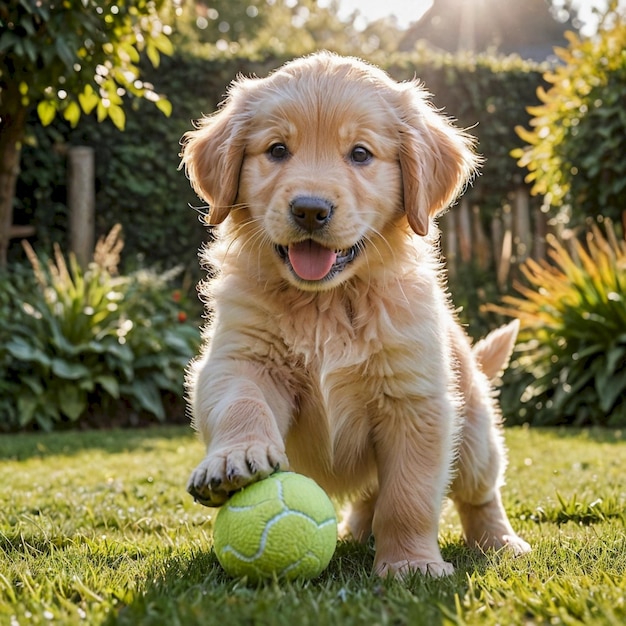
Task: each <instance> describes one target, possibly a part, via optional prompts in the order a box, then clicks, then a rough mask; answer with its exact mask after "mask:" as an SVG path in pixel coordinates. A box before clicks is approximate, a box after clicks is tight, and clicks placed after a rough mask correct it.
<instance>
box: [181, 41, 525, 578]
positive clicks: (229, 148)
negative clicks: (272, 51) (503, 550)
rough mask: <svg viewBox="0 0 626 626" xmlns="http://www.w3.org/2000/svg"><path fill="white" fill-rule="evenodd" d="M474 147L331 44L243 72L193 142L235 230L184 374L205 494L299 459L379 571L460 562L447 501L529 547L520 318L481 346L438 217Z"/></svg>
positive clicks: (224, 219)
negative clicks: (445, 259) (257, 71)
mask: <svg viewBox="0 0 626 626" xmlns="http://www.w3.org/2000/svg"><path fill="white" fill-rule="evenodd" d="M471 147H472V141H471V140H470V139H469V137H468V136H466V135H465V134H464V133H462V132H461V131H459V130H458V129H456V128H455V127H454V126H453V125H452V124H451V123H449V122H448V121H447V120H446V119H445V118H444V117H443V116H442V115H441V114H440V113H438V112H437V111H436V110H435V109H434V108H433V107H432V106H431V105H430V103H429V101H428V98H427V94H425V92H424V91H423V90H422V89H421V88H420V87H419V86H418V85H417V84H415V83H401V84H399V83H396V82H394V81H393V80H392V79H391V78H389V77H388V76H387V74H385V73H384V72H383V71H381V70H379V69H377V68H374V67H372V66H370V65H367V64H365V63H363V62H360V61H358V60H355V59H352V58H342V57H339V56H335V55H332V54H330V53H318V54H314V55H312V56H309V57H306V58H303V59H299V60H296V61H293V62H291V63H288V64H286V65H285V66H284V67H282V68H281V69H279V70H278V71H276V72H274V73H273V74H272V75H270V76H269V77H268V78H263V79H246V78H240V79H238V80H236V81H235V82H234V83H233V85H232V86H231V88H230V91H229V95H228V98H227V100H226V101H225V103H224V105H223V106H222V107H221V108H220V110H219V111H218V112H217V113H215V114H214V115H212V116H210V117H206V118H205V119H203V120H201V121H200V122H199V123H198V125H197V127H196V129H195V130H193V131H191V132H189V133H188V134H187V135H186V136H185V137H184V139H183V151H182V161H183V164H184V166H185V167H186V171H187V173H188V176H189V178H190V180H191V183H192V185H193V187H194V189H195V190H196V191H197V193H198V194H199V195H200V196H201V197H203V198H204V199H206V200H207V201H208V202H209V203H210V211H209V214H208V216H207V221H208V223H210V224H212V225H219V228H218V229H216V233H217V241H216V242H215V243H214V244H213V245H211V246H210V247H209V248H207V249H206V250H205V251H204V254H205V260H206V262H207V264H209V265H210V267H211V268H212V269H213V270H214V272H215V275H214V277H213V278H212V279H211V280H210V281H209V282H208V283H207V284H206V285H205V286H204V287H203V293H204V295H205V297H206V299H207V302H208V307H209V310H210V316H211V321H210V323H209V325H208V328H207V330H206V335H205V345H204V349H203V351H202V355H201V356H200V357H199V358H198V359H197V360H196V361H195V363H194V364H193V365H192V367H191V369H190V372H189V376H188V381H187V382H188V391H189V399H190V403H191V406H192V411H193V424H194V426H195V428H196V429H197V430H198V431H199V432H200V434H201V435H202V438H203V439H204V441H205V442H206V446H207V452H206V457H205V458H204V460H203V461H202V462H201V463H200V465H199V466H198V467H197V468H196V469H195V471H194V472H193V474H192V476H191V478H190V480H189V485H188V490H189V492H190V493H191V494H192V495H193V496H194V497H195V498H196V499H197V500H198V501H199V502H201V503H202V504H206V505H208V506H219V505H221V504H223V503H224V502H225V501H226V499H227V498H228V497H229V495H230V494H231V493H232V492H233V491H236V490H237V489H240V488H241V487H243V486H244V485H246V484H247V483H250V482H252V481H256V480H259V479H262V478H264V477H265V476H267V475H268V474H270V473H271V472H273V471H274V470H275V469H276V468H278V467H281V468H291V469H293V470H295V471H298V472H301V473H303V474H306V475H308V476H311V477H312V478H314V479H315V480H316V481H317V482H318V483H319V484H320V485H321V486H322V487H323V488H324V489H325V490H326V491H327V492H328V493H329V494H331V495H333V496H336V497H338V498H343V499H344V500H346V501H348V502H349V503H351V504H349V505H348V507H347V511H346V517H345V528H346V529H347V530H348V531H349V532H351V533H352V535H353V536H354V537H355V538H357V539H360V540H364V539H366V538H367V537H368V536H369V535H370V534H371V533H373V535H374V538H375V545H376V557H375V571H376V572H377V573H379V574H381V575H387V574H395V575H402V574H404V573H406V572H407V571H411V570H420V571H422V572H424V573H428V574H431V575H434V576H440V575H444V574H449V573H450V572H452V571H453V568H452V566H451V565H450V564H449V563H446V562H445V561H444V560H443V558H442V556H441V553H440V551H439V547H438V543H437V534H438V520H439V515H440V510H441V505H442V501H443V499H444V497H445V495H446V494H449V495H450V497H451V498H452V499H453V500H454V502H455V503H456V506H457V508H458V511H459V513H460V517H461V521H462V525H463V531H464V535H465V538H466V540H467V542H468V543H469V544H472V545H477V546H479V547H481V548H496V549H497V548H500V547H502V546H510V547H512V548H513V549H514V550H515V551H516V552H518V553H519V552H525V551H527V550H528V549H529V546H528V544H527V543H526V542H524V541H523V540H522V539H520V538H519V537H518V536H517V535H516V534H515V532H514V531H513V529H512V528H511V525H510V524H509V521H508V519H507V516H506V513H505V511H504V509H503V506H502V503H501V499H500V486H501V484H502V474H503V468H504V465H505V455H504V451H503V443H502V437H501V433H500V430H499V414H498V408H497V406H496V403H495V401H494V394H493V392H492V389H491V386H490V382H489V380H488V379H489V378H490V377H493V376H496V375H497V374H498V372H499V371H500V369H501V368H502V367H503V366H505V364H506V362H507V361H508V358H509V355H510V351H511V349H512V346H513V343H514V341H515V337H516V334H517V326H516V325H515V323H513V324H511V325H509V326H507V327H505V328H504V329H502V330H500V331H497V332H496V333H495V334H492V335H491V336H490V337H488V338H487V339H486V340H484V341H483V342H481V343H480V344H478V345H477V346H476V349H475V350H474V351H472V349H471V347H470V343H469V340H468V339H467V337H466V335H465V333H464V332H463V330H462V329H461V328H460V326H459V325H458V323H457V321H456V319H455V315H454V313H453V309H452V307H451V304H450V301H449V297H448V295H447V293H446V289H445V286H444V279H443V274H442V268H441V266H440V257H439V251H438V248H437V231H436V226H435V225H434V223H433V218H434V216H435V215H436V214H437V213H439V212H440V211H441V210H443V209H444V208H446V207H447V206H448V205H449V204H450V203H451V202H452V201H453V200H454V199H455V198H456V196H457V194H458V193H459V191H460V190H461V189H462V188H463V186H464V185H465V184H466V183H467V181H468V180H469V178H470V177H471V175H472V174H473V172H474V170H475V168H476V165H477V159H476V157H475V156H474V154H473V152H472V149H471Z"/></svg>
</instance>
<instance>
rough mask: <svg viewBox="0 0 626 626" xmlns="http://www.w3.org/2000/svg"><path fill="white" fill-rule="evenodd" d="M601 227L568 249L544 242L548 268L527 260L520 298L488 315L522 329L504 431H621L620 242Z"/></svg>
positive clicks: (623, 267) (624, 247)
mask: <svg viewBox="0 0 626 626" xmlns="http://www.w3.org/2000/svg"><path fill="white" fill-rule="evenodd" d="M603 222H604V230H605V234H603V232H602V230H601V229H600V227H599V226H598V225H597V224H595V223H594V224H592V225H591V227H590V228H589V230H588V232H587V237H586V243H585V244H583V243H581V242H580V241H578V240H577V239H572V240H571V241H570V244H571V249H570V247H568V246H566V245H565V244H563V243H560V242H559V241H558V240H557V239H556V238H555V237H551V238H549V245H550V250H549V257H550V260H551V262H549V261H542V262H540V263H537V262H535V261H533V260H531V259H529V260H527V261H526V263H525V265H524V266H522V269H523V272H524V274H525V277H526V279H527V281H528V284H525V285H522V284H519V283H518V284H517V285H516V286H515V288H516V290H517V291H518V292H519V294H520V295H519V296H516V295H509V296H504V297H503V305H502V306H499V307H495V306H494V307H490V308H491V309H492V310H495V311H497V312H499V313H503V314H505V315H508V316H511V317H516V318H518V319H519V320H520V322H521V327H522V329H521V331H520V345H519V347H518V349H519V352H518V354H517V357H516V360H515V361H514V362H513V364H512V368H511V369H510V370H509V373H508V375H507V377H506V381H507V384H506V385H505V386H504V387H503V391H502V394H503V395H502V404H503V410H504V412H505V415H506V417H507V421H508V423H523V422H528V423H530V424H532V425H542V426H545V425H558V424H571V425H576V426H584V425H598V426H611V427H624V426H626V241H624V239H623V238H622V237H621V236H620V235H619V234H618V233H616V229H615V227H614V226H613V224H612V222H611V221H610V220H606V219H605V220H603Z"/></svg>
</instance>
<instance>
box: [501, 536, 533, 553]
mask: <svg viewBox="0 0 626 626" xmlns="http://www.w3.org/2000/svg"><path fill="white" fill-rule="evenodd" d="M501 542H502V547H503V548H507V549H509V550H512V551H513V554H515V556H520V555H522V554H526V553H527V552H530V551H531V549H532V548H531V547H530V544H529V543H528V542H527V541H524V540H523V539H522V538H521V537H518V536H517V535H515V534H513V535H504V536H503V537H502V539H501Z"/></svg>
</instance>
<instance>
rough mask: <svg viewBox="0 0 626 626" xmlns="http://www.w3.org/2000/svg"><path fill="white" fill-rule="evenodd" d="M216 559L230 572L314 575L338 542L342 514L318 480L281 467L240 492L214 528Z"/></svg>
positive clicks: (268, 575) (256, 575)
mask: <svg viewBox="0 0 626 626" xmlns="http://www.w3.org/2000/svg"><path fill="white" fill-rule="evenodd" d="M213 545H214V548H215V553H216V554H217V559H218V561H219V562H220V565H221V566H222V567H223V568H224V570H225V571H226V572H227V573H228V574H230V575H231V576H237V577H243V576H247V577H248V579H249V580H250V581H252V582H256V581H259V580H261V579H264V578H272V577H273V576H277V577H278V578H284V579H288V580H292V579H294V578H314V577H315V576H317V575H319V574H321V573H322V571H323V570H324V569H325V568H326V566H327V565H328V563H329V562H330V559H331V557H332V556H333V553H334V552H335V547H336V545H337V516H336V514H335V508H334V506H333V504H332V502H331V501H330V500H329V498H328V496H327V495H326V493H325V492H324V491H323V490H322V488H321V487H319V486H318V485H317V483H315V482H314V481H313V480H311V479H310V478H307V477H306V476H302V475H301V474H295V473H293V472H276V473H275V474H272V475H271V476H269V477H268V478H265V479H264V480H261V481H259V482H256V483H253V484H251V485H248V486H247V487H245V488H244V489H242V490H241V491H238V492H237V493H235V494H234V495H233V496H232V497H231V498H230V499H229V500H228V502H227V503H226V504H225V505H224V506H223V507H222V508H221V509H220V511H219V513H218V515H217V518H216V520H215V526H214V529H213Z"/></svg>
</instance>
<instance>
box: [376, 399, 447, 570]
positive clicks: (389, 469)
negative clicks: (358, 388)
mask: <svg viewBox="0 0 626 626" xmlns="http://www.w3.org/2000/svg"><path fill="white" fill-rule="evenodd" d="M420 404H422V405H424V404H426V403H424V402H421V403H420ZM444 404H445V403H438V402H437V403H431V404H430V406H420V407H419V408H418V410H419V415H418V414H412V415H411V414H406V410H407V409H408V408H412V407H407V406H406V405H405V407H404V408H405V414H404V415H399V414H397V413H396V414H395V415H393V416H392V415H389V416H387V418H386V419H385V424H384V427H381V428H380V429H377V432H378V433H379V436H378V438H377V439H376V443H375V445H376V458H377V463H378V477H379V489H380V490H379V495H378V500H377V502H376V509H375V512H374V520H373V531H374V538H375V540H376V558H375V562H374V568H375V571H376V573H378V574H380V575H381V576H386V575H396V576H402V575H404V574H406V573H408V572H410V571H415V570H419V571H421V572H422V573H424V574H429V575H431V576H445V575H449V574H451V573H452V572H453V571H454V569H453V567H452V565H451V564H450V563H447V562H445V561H444V560H443V558H442V556H441V552H440V551H439V546H438V542H437V535H438V526H439V516H440V513H441V506H442V503H443V499H444V496H445V492H446V488H447V484H448V481H449V471H450V465H451V461H452V450H453V447H452V423H451V418H450V416H451V415H454V413H453V411H452V409H451V407H450V406H443V405H444Z"/></svg>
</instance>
